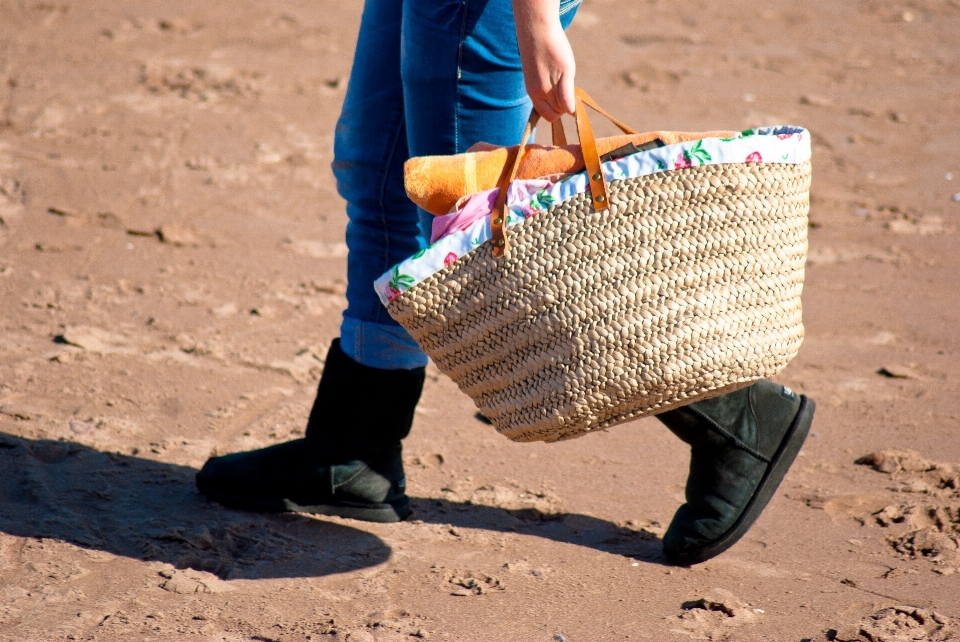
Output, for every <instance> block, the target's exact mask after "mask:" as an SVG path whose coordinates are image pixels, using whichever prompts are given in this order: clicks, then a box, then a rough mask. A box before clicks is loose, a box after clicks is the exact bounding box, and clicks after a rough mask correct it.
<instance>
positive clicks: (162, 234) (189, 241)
mask: <svg viewBox="0 0 960 642" xmlns="http://www.w3.org/2000/svg"><path fill="white" fill-rule="evenodd" d="M157 237H159V239H160V242H161V243H168V244H170V245H176V246H178V247H200V237H199V236H198V235H197V233H196V232H194V231H193V230H192V229H190V228H188V227H184V226H182V225H178V224H176V223H168V224H167V225H161V226H160V228H159V229H157Z"/></svg>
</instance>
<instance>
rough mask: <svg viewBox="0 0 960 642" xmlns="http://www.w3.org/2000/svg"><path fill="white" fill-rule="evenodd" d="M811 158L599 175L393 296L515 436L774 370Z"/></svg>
mask: <svg viewBox="0 0 960 642" xmlns="http://www.w3.org/2000/svg"><path fill="white" fill-rule="evenodd" d="M809 189H810V163H809V162H806V163H804V164H799V165H797V164H774V163H751V164H726V165H707V166H702V167H690V168H684V169H678V170H673V171H667V172H661V173H657V174H653V175H649V176H642V177H638V178H633V179H626V180H619V181H611V182H610V183H609V184H608V194H609V204H610V207H609V209H607V210H606V211H602V212H595V211H594V210H593V207H592V203H591V199H590V195H589V193H584V194H579V195H577V196H576V197H574V198H572V199H569V200H567V201H564V202H562V203H559V204H557V205H554V206H553V207H551V208H550V209H548V210H547V211H545V212H543V213H541V214H539V215H538V216H535V217H531V218H528V219H525V220H523V221H522V222H520V223H519V224H517V225H516V226H512V227H511V228H510V231H511V236H510V238H511V243H512V245H511V248H510V250H509V252H508V253H507V254H506V256H504V257H501V258H494V257H493V256H492V255H491V251H490V248H489V247H487V246H488V245H489V242H487V243H485V244H484V245H482V246H481V247H479V248H477V249H476V250H475V251H473V252H471V253H469V254H467V255H465V256H464V257H462V258H461V259H460V260H458V261H456V262H454V263H453V264H451V265H449V266H447V267H445V268H444V269H442V270H440V271H439V272H437V273H435V274H433V275H432V276H430V277H428V278H427V279H425V280H424V281H421V282H420V283H418V284H416V285H414V286H413V287H411V288H410V289H409V290H407V291H406V292H404V293H403V294H402V295H400V296H399V297H397V298H396V299H395V300H394V301H393V302H391V303H390V305H389V306H388V311H389V312H390V314H391V316H393V318H394V319H396V320H397V321H398V322H399V323H400V324H401V325H403V327H405V328H406V329H407V330H408V331H409V332H410V334H411V335H412V336H413V338H414V339H415V340H416V341H417V343H419V344H420V346H421V347H422V348H423V349H424V351H425V352H426V353H427V354H428V355H429V356H430V358H431V359H433V361H434V362H435V363H436V365H437V367H438V368H439V369H440V370H441V371H442V372H444V373H445V374H447V375H448V376H450V377H451V378H452V379H453V380H454V381H455V382H456V383H457V385H458V386H459V387H460V389H461V390H463V392H465V393H466V394H468V395H469V396H470V397H471V398H472V399H473V400H474V402H475V403H476V405H477V407H478V408H479V409H480V411H481V412H482V413H483V414H484V416H486V417H487V418H488V419H490V421H491V422H492V423H493V425H494V426H495V427H496V429H497V431H499V432H500V433H502V434H504V435H506V436H507V437H509V438H510V439H512V440H514V441H557V440H561V439H569V438H572V437H578V436H580V435H582V434H584V433H586V432H589V431H593V430H598V429H602V428H606V427H609V426H612V425H614V424H617V423H621V422H623V421H626V420H629V419H634V418H639V417H643V416H646V415H651V414H658V413H660V412H664V411H666V410H669V409H671V408H675V407H679V406H683V405H686V404H688V403H691V402H693V401H697V400H699V399H705V398H708V397H712V396H717V395H720V394H724V393H726V392H729V391H732V390H735V389H737V388H741V387H744V386H746V385H749V384H750V383H752V382H754V381H756V380H758V379H761V378H763V377H769V376H772V375H775V374H776V373H777V372H779V371H780V370H781V369H783V367H784V366H786V364H787V362H789V361H790V359H792V358H793V357H794V356H795V355H796V353H797V351H798V350H799V348H800V343H801V342H802V340H803V324H802V320H801V305H800V294H801V290H802V288H803V277H804V264H805V262H806V255H807V225H808V218H807V216H808V212H809Z"/></svg>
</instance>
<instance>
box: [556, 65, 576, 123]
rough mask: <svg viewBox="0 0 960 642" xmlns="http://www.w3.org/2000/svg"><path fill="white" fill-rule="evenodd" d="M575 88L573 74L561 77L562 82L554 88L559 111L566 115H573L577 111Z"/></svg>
mask: <svg viewBox="0 0 960 642" xmlns="http://www.w3.org/2000/svg"><path fill="white" fill-rule="evenodd" d="M574 87H575V85H574V81H573V74H572V73H567V74H563V75H562V76H560V81H559V82H558V83H557V84H556V85H554V86H553V91H554V93H555V94H556V100H557V109H558V110H560V111H562V112H563V113H565V114H572V113H574V111H576V108H577V101H576V97H575V93H574Z"/></svg>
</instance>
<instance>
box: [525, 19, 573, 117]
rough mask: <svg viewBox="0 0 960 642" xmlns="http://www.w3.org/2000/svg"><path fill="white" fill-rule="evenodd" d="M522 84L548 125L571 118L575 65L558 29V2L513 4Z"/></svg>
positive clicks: (561, 32)
mask: <svg viewBox="0 0 960 642" xmlns="http://www.w3.org/2000/svg"><path fill="white" fill-rule="evenodd" d="M513 15H514V20H515V22H516V25H517V42H518V43H519V45H520V62H521V64H522V65H523V80H524V84H525V85H526V88H527V93H528V94H529V95H530V99H531V100H533V108H534V109H536V110H537V113H539V114H540V116H542V117H543V118H544V119H546V120H547V121H548V122H551V123H552V122H553V121H555V120H557V119H558V118H560V116H561V115H562V114H572V113H573V111H574V108H575V106H576V103H575V101H574V96H573V87H574V84H573V80H574V76H575V75H576V72H577V64H576V61H575V60H574V58H573V49H571V48H570V41H568V40H567V35H566V34H565V33H564V32H563V27H562V26H560V0H513Z"/></svg>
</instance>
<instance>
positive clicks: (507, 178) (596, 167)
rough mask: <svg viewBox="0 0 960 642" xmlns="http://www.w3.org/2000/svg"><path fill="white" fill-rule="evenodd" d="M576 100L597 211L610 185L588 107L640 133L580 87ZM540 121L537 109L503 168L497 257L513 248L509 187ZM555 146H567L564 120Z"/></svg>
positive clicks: (494, 220) (556, 127)
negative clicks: (508, 229) (508, 228)
mask: <svg viewBox="0 0 960 642" xmlns="http://www.w3.org/2000/svg"><path fill="white" fill-rule="evenodd" d="M574 97H575V99H576V112H575V114H574V115H575V117H576V120H577V135H578V136H579V137H580V149H581V151H582V152H583V162H584V165H586V169H587V179H588V180H589V181H590V194H591V196H592V198H593V209H594V210H596V211H600V210H605V209H607V206H608V203H607V182H606V180H605V179H604V178H603V171H602V170H601V168H600V155H599V153H598V152H597V139H596V137H594V135H593V127H592V126H591V125H590V118H589V117H588V116H587V110H586V107H585V105H586V106H589V107H591V108H592V109H594V110H596V111H597V113H599V114H601V115H603V116H606V117H607V119H609V120H610V122H612V123H613V124H614V125H616V126H617V127H619V128H620V130H621V131H622V132H623V133H624V134H636V133H637V131H636V130H635V129H633V128H631V127H629V126H627V125H624V124H623V123H621V122H620V121H619V120H617V119H616V118H614V117H613V116H611V115H610V114H608V113H607V112H606V111H604V109H603V108H602V107H600V106H599V105H598V104H597V103H596V101H594V100H593V98H591V97H590V95H589V94H588V93H587V92H585V91H584V90H582V89H580V88H579V87H577V88H576V89H575V90H574ZM539 120H540V114H538V113H537V110H536V109H534V110H533V111H531V112H530V119H529V120H527V126H526V127H525V128H524V130H523V137H522V138H521V139H520V146H519V147H517V151H516V153H515V154H514V155H513V157H512V158H510V157H508V158H507V162H506V163H505V164H504V166H503V172H502V173H501V174H500V181H499V183H498V185H497V187H498V188H499V192H498V193H497V198H496V199H495V200H494V202H493V210H492V216H491V217H490V239H491V240H492V241H493V255H494V256H497V257H499V256H503V255H504V253H505V252H506V251H507V249H508V248H509V247H510V245H509V243H508V241H507V234H506V223H507V188H509V187H510V183H511V182H513V181H514V180H515V179H516V177H517V171H518V170H519V169H520V163H521V161H522V160H523V154H524V152H525V151H526V146H527V142H528V141H529V139H530V136H531V134H532V133H533V128H534V127H535V126H536V124H537V122H538V121H539ZM552 133H553V144H554V145H565V144H566V135H565V134H564V132H563V125H561V124H560V119H557V120H556V121H555V122H554V123H553V126H552Z"/></svg>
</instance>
